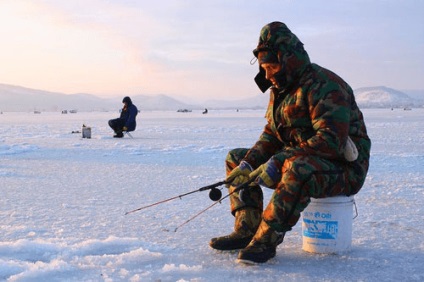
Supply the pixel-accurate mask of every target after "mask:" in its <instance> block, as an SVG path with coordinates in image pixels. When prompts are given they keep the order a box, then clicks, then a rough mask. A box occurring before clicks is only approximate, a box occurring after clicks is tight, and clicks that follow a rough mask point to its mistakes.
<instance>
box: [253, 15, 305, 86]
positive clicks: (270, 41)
mask: <svg viewBox="0 0 424 282" xmlns="http://www.w3.org/2000/svg"><path fill="white" fill-rule="evenodd" d="M262 51H268V52H269V53H270V56H272V57H274V58H277V59H278V62H279V63H280V64H281V71H280V72H279V73H278V74H276V76H275V77H276V79H277V82H278V85H279V88H281V89H286V88H289V87H290V86H291V84H292V83H293V82H294V81H296V79H298V78H299V77H300V76H301V74H302V73H303V71H304V70H305V69H306V68H307V67H308V66H309V65H310V64H311V62H310V60H309V56H308V53H306V51H305V49H304V48H303V43H302V42H301V41H300V40H299V39H298V38H297V36H296V35H295V34H294V33H292V32H291V31H290V29H289V28H288V27H287V26H286V25H285V24H283V23H281V22H272V23H269V24H267V25H266V26H264V27H263V28H262V30H261V34H260V36H259V43H258V46H257V47H256V49H255V50H253V54H254V55H255V57H256V58H257V57H258V54H259V52H262ZM255 81H256V83H257V84H258V86H259V88H260V89H261V90H262V92H265V91H266V90H267V89H268V88H269V87H270V86H271V83H270V82H269V81H267V80H266V79H265V71H264V70H263V69H262V68H261V67H260V66H259V73H258V75H257V76H256V77H255Z"/></svg>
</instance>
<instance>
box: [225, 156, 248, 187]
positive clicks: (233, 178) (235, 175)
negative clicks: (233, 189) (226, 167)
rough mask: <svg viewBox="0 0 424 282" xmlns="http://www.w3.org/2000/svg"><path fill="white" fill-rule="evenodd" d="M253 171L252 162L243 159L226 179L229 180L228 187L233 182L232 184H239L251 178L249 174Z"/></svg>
mask: <svg viewBox="0 0 424 282" xmlns="http://www.w3.org/2000/svg"><path fill="white" fill-rule="evenodd" d="M252 171H253V169H252V167H251V166H250V164H249V163H248V162H246V161H241V162H240V164H239V166H237V167H236V168H234V169H233V170H232V171H231V172H230V174H228V175H227V178H226V179H225V181H226V182H228V184H227V187H228V186H229V185H230V184H231V185H232V186H238V185H240V184H243V183H246V182H247V181H248V180H249V174H250V173H251V172H252Z"/></svg>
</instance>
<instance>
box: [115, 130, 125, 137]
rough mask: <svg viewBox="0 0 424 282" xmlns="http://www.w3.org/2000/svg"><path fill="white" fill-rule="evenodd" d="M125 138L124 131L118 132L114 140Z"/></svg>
mask: <svg viewBox="0 0 424 282" xmlns="http://www.w3.org/2000/svg"><path fill="white" fill-rule="evenodd" d="M122 137H124V134H123V133H122V131H118V132H116V134H115V135H113V138H122Z"/></svg>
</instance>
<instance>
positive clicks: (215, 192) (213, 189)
mask: <svg viewBox="0 0 424 282" xmlns="http://www.w3.org/2000/svg"><path fill="white" fill-rule="evenodd" d="M224 184H228V182H227V181H225V180H224V181H219V182H217V183H214V184H211V185H207V186H204V187H201V188H199V189H196V190H194V191H191V192H187V193H184V194H181V195H178V196H175V197H171V198H168V199H165V200H162V201H159V202H156V203H153V204H150V205H147V206H143V207H141V208H138V209H135V210H132V211H128V212H126V213H125V215H127V214H130V213H133V212H136V211H140V210H143V209H147V208H150V207H153V206H156V205H159V204H163V203H166V202H169V201H172V200H175V199H178V198H179V199H181V198H182V197H184V196H187V195H190V194H193V193H196V192H201V191H206V190H210V192H209V198H210V199H211V200H212V201H218V200H219V199H221V197H222V192H221V190H219V189H218V188H217V187H219V186H221V185H224Z"/></svg>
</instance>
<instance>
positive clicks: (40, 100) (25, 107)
mask: <svg viewBox="0 0 424 282" xmlns="http://www.w3.org/2000/svg"><path fill="white" fill-rule="evenodd" d="M354 92H355V99H356V101H357V103H358V105H359V106H360V107H361V108H381V107H385V108H388V107H422V106H423V105H424V100H416V99H412V98H410V97H409V96H408V95H406V94H405V93H403V92H401V91H398V90H395V89H391V88H388V87H384V86H379V87H366V88H359V89H356V90H355V91H354ZM122 98H123V97H122V96H118V95H116V98H107V99H106V98H101V97H98V96H95V95H91V94H82V93H80V94H68V95H67V94H63V93H56V92H49V91H43V90H36V89H30V88H25V87H21V86H13V85H7V84H0V111H3V112H5V111H35V110H36V111H62V110H68V111H69V110H77V111H116V110H118V109H120V108H121V107H122V103H121V99H122ZM131 99H132V100H133V101H134V104H135V105H137V107H138V108H139V109H140V110H142V111H154V110H158V111H160V110H161V111H177V110H178V109H188V110H203V109H204V108H205V107H206V108H208V109H209V110H214V109H265V108H266V106H267V103H268V99H269V95H268V94H267V93H266V94H262V93H261V94H258V95H256V96H254V97H251V98H247V99H239V100H208V101H206V102H203V103H202V105H201V106H200V105H198V104H188V103H184V102H181V101H179V100H177V99H174V98H172V97H169V96H167V95H156V96H147V95H132V96H131Z"/></svg>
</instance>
